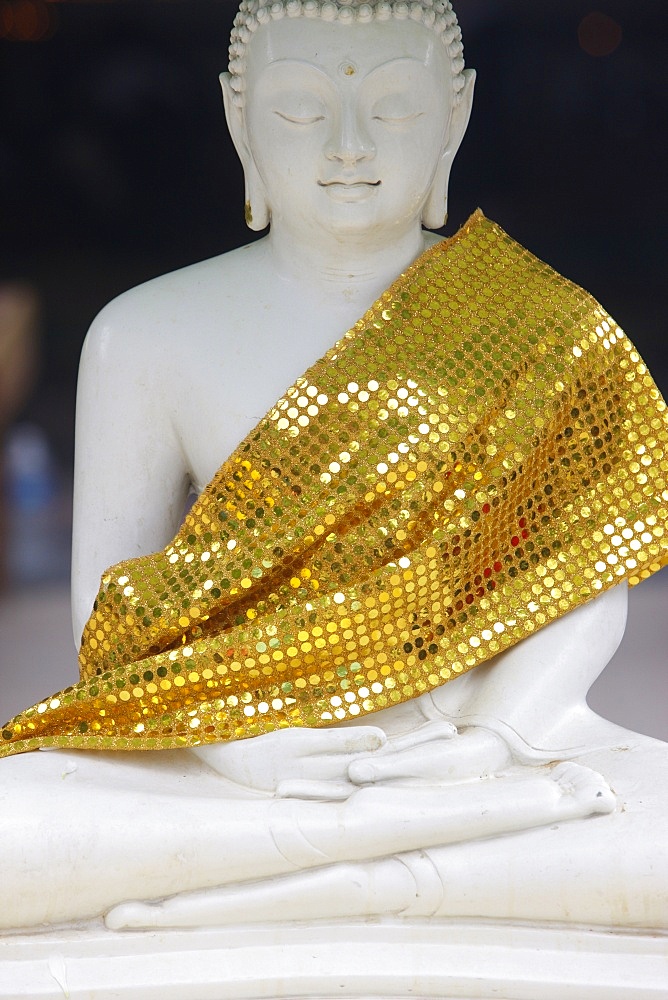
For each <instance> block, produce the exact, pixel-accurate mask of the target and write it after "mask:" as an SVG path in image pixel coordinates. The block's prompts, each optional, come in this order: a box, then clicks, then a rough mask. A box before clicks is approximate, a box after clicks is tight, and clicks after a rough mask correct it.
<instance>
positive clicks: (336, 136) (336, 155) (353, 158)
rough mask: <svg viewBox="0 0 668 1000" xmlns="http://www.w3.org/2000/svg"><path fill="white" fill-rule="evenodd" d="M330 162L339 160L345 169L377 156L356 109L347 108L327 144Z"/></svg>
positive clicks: (326, 151)
mask: <svg viewBox="0 0 668 1000" xmlns="http://www.w3.org/2000/svg"><path fill="white" fill-rule="evenodd" d="M325 155H326V156H327V159H328V160H338V161H339V162H340V163H342V164H343V165H344V166H345V167H354V166H355V165H356V164H357V163H360V162H361V161H363V160H370V159H372V158H373V157H374V156H375V155H376V147H375V145H374V143H373V139H372V138H371V136H370V135H369V133H368V131H367V129H366V128H365V126H364V123H363V122H362V121H361V120H360V119H359V116H358V115H357V114H356V113H355V109H354V108H345V109H344V110H343V111H342V114H341V117H340V119H339V121H338V122H337V125H336V127H335V128H334V129H333V131H332V135H331V136H330V139H329V141H328V143H327V147H326V149H325Z"/></svg>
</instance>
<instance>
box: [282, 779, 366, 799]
mask: <svg viewBox="0 0 668 1000" xmlns="http://www.w3.org/2000/svg"><path fill="white" fill-rule="evenodd" d="M355 791H357V788H356V786H355V785H353V784H351V782H349V781H309V780H307V779H299V778H287V779H286V780H285V781H280V782H279V783H278V785H277V786H276V796H277V798H279V799H307V800H310V801H319V802H323V801H324V802H341V801H343V800H344V799H347V798H349V797H350V796H351V795H352V793H353V792H355Z"/></svg>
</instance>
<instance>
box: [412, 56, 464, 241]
mask: <svg viewBox="0 0 668 1000" xmlns="http://www.w3.org/2000/svg"><path fill="white" fill-rule="evenodd" d="M464 78H465V84H464V89H463V90H462V91H461V94H460V98H459V101H458V102H457V104H455V106H454V107H453V109H452V117H451V119H450V126H449V128H448V134H447V138H446V143H445V147H444V149H443V152H442V154H441V158H440V160H439V161H438V166H437V168H436V173H435V174H434V180H433V181H432V185H431V188H430V189H429V195H428V196H427V200H426V202H425V205H424V208H423V210H422V225H423V226H424V227H425V228H426V229H440V228H441V226H443V225H445V222H446V220H447V218H448V188H449V186H450V172H451V170H452V164H453V161H454V159H455V156H456V155H457V151H458V149H459V147H460V145H461V142H462V139H463V138H464V134H465V132H466V128H467V126H468V123H469V119H470V117H471V108H472V107H473V91H474V88H475V70H473V69H467V70H465V72H464Z"/></svg>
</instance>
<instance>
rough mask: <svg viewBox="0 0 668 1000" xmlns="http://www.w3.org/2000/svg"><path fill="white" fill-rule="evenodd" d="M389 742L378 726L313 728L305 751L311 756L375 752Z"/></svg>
mask: <svg viewBox="0 0 668 1000" xmlns="http://www.w3.org/2000/svg"><path fill="white" fill-rule="evenodd" d="M386 743H387V736H386V735H385V733H384V732H383V730H382V729H379V728H378V727H377V726H359V727H357V726H356V727H354V728H350V729H311V730H309V738H308V741H307V742H306V745H305V747H304V751H305V753H306V754H308V755H309V756H315V755H318V756H327V755H333V754H337V755H338V754H348V755H350V756H352V755H354V754H360V753H374V752H375V751H376V750H380V748H381V747H383V746H385V744H386Z"/></svg>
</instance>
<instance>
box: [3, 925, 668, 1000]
mask: <svg viewBox="0 0 668 1000" xmlns="http://www.w3.org/2000/svg"><path fill="white" fill-rule="evenodd" d="M667 996H668V936H667V935H666V934H665V932H657V933H656V934H653V933H648V932H636V933H620V932H617V931H609V930H606V929H604V928H584V927H582V928H573V927H569V928H566V927H561V926H559V925H552V926H550V925H543V926H536V925H533V926H529V925H521V924H509V923H505V922H494V921H484V922H477V921H435V920H431V921H428V922H427V921H416V922H413V921H411V922H408V921H403V922H400V923H399V922H397V921H385V920H382V921H366V922H349V921H346V922H320V923H312V924H308V925H306V924H304V925H299V924H294V925H290V926H287V927H286V926H284V927H279V926H277V925H274V926H271V925H265V926H263V927H257V926H256V927H246V928H243V927H241V928H223V929H214V930H193V931H168V932H145V931H141V932H120V933H118V932H117V933H114V932H111V931H108V930H105V929H104V927H103V926H102V925H101V924H91V925H86V926H82V927H81V928H79V929H67V930H62V931H57V930H49V931H48V932H44V933H34V934H25V933H24V934H20V935H18V934H17V935H16V936H12V935H5V936H4V937H2V938H1V939H0V1000H17V998H19V997H20V998H21V1000H63V998H64V997H66V998H68V1000H277V998H282V1000H284V998H293V1000H296V998H310V1000H316V998H317V1000H332V998H335V997H337V998H338V997H346V998H355V1000H370V998H382V1000H398V998H405V997H411V998H413V1000H427V998H429V1000H432V998H434V1000H436V998H438V1000H449V998H453V1000H454V998H460V997H465V998H474V997H475V998H478V1000H492V998H494V1000H498V998H503V1000H665V998H666V997H667Z"/></svg>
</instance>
